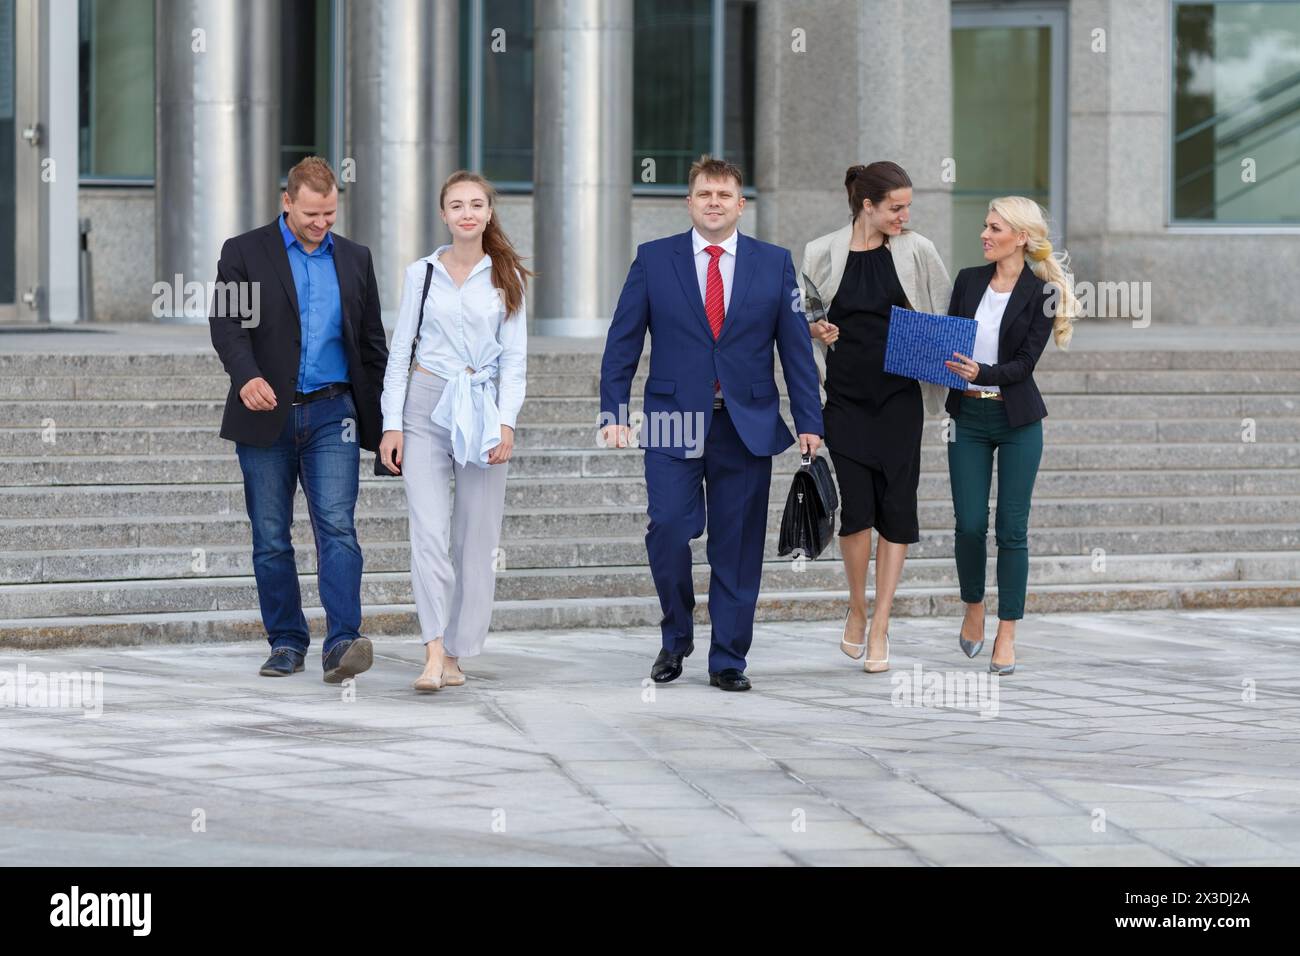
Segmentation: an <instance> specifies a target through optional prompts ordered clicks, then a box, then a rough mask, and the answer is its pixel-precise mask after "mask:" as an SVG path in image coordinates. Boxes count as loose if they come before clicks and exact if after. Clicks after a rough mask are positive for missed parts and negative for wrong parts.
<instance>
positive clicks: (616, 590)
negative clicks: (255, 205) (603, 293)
mask: <svg viewBox="0 0 1300 956" xmlns="http://www.w3.org/2000/svg"><path fill="white" fill-rule="evenodd" d="M599 360H600V359H599V354H598V353H596V352H593V351H591V350H590V348H587V349H585V350H576V349H568V350H566V349H564V348H563V346H560V347H556V348H550V349H545V350H540V351H537V352H535V353H533V354H531V355H530V357H529V386H528V388H529V392H528V394H529V398H528V401H527V402H526V403H525V405H524V410H523V414H522V416H521V418H520V429H519V436H518V443H517V451H516V454H515V459H514V461H513V463H512V464H511V472H510V481H509V490H508V501H507V512H506V519H505V529H504V533H503V539H502V548H503V567H502V569H501V570H500V572H499V574H498V579H497V605H496V610H495V614H494V618H493V626H494V627H496V628H551V627H582V626H596V627H609V626H625V625H653V624H655V623H657V622H658V620H659V616H660V613H659V607H658V601H657V599H656V598H655V596H654V587H653V583H652V582H651V580H650V576H649V573H648V570H647V568H646V566H645V547H644V542H643V534H644V530H645V514H644V507H645V491H644V487H643V484H642V479H641V473H642V471H641V453H640V452H637V451H613V450H603V449H599V448H597V447H596V446H595V439H594V424H593V423H594V421H595V418H596V414H597V411H598V402H597V400H596V399H595V397H594V396H595V395H596V391H597V380H598V370H599ZM1039 368H1040V371H1039V373H1038V381H1039V383H1040V386H1041V387H1042V389H1043V391H1044V393H1045V395H1046V399H1047V404H1048V408H1049V410H1050V412H1051V415H1050V417H1049V418H1048V419H1047V421H1046V422H1045V423H1044V434H1045V441H1046V450H1045V453H1044V458H1043V464H1042V470H1041V471H1040V473H1039V478H1038V484H1037V490H1036V495H1035V499H1034V507H1033V512H1032V516H1031V521H1030V523H1031V536H1032V539H1031V549H1032V550H1031V555H1032V557H1031V563H1030V593H1029V599H1028V608H1027V609H1028V611H1029V612H1030V613H1035V612H1044V611H1055V610H1110V609H1115V610H1131V609H1144V608H1218V607H1242V606H1259V605H1296V604H1300V587H1298V586H1297V583H1296V582H1297V581H1298V580H1300V504H1298V502H1300V351H1294V350H1279V351H1269V352H1265V351H1252V352H1237V353H1231V352H1213V351H1186V350H1176V349H1170V350H1161V351H1135V350H1129V351H1100V350H1098V351H1086V350H1081V351H1077V352H1071V353H1059V352H1056V351H1055V350H1053V349H1049V352H1048V354H1047V355H1046V356H1045V357H1044V360H1043V362H1042V363H1041V364H1040V367H1039ZM644 373H645V364H644V363H643V365H642V370H641V376H639V377H638V380H637V383H636V385H635V387H634V394H635V395H636V396H638V401H639V395H640V393H641V389H642V383H643V381H644ZM778 381H779V376H778ZM226 385H227V381H226V378H225V376H224V375H223V373H222V370H221V367H220V365H219V363H218V361H217V359H216V357H215V356H214V355H211V354H207V353H205V352H198V351H195V350H192V349H191V350H188V351H185V350H178V351H176V352H173V353H162V354H148V355H146V354H120V353H112V352H105V353H87V354H39V353H27V354H0V647H49V646H58V645H74V644H75V645H88V644H121V643H134V642H141V641H194V640H234V639H244V638H255V637H260V636H262V629H261V623H260V620H259V616H258V612H257V593H256V587H255V585H254V581H253V577H252V559H251V544H250V539H249V532H248V522H247V519H246V517H245V512H244V502H243V490H242V486H241V484H240V473H239V466H238V463H237V462H236V460H235V456H234V453H233V446H231V445H230V444H229V443H227V442H224V441H222V440H221V439H220V438H218V437H217V434H216V432H217V425H218V423H219V421H220V416H221V408H222V401H223V398H224V395H225V390H226ZM781 385H782V388H783V389H784V383H781ZM783 401H784V399H783ZM1246 419H1250V420H1253V429H1254V432H1253V438H1254V440H1253V441H1249V440H1245V438H1249V437H1251V435H1250V434H1249V431H1248V429H1249V428H1250V427H1251V425H1250V423H1249V422H1246V421H1244V420H1246ZM926 429H927V430H926V440H925V448H924V452H923V475H922V479H921V489H920V495H921V507H920V517H921V527H922V540H921V542H920V543H919V544H918V545H916V546H914V547H913V549H912V551H911V553H910V556H909V559H908V563H907V566H906V569H905V571H904V577H903V585H904V586H903V587H902V588H901V589H900V591H899V594H898V597H897V598H896V602H895V613H896V614H897V615H900V616H907V615H956V614H957V613H958V610H959V600H958V594H957V588H956V572H955V568H954V565H953V559H952V520H953V519H952V504H951V499H950V497H949V490H948V475H947V465H946V457H945V455H946V452H945V448H944V443H943V433H942V425H941V423H940V422H938V421H930V422H927V426H926ZM797 464H798V458H797V455H796V454H794V453H787V454H785V455H783V456H781V457H780V458H778V459H777V460H776V462H775V468H774V473H773V492H772V501H771V510H770V514H769V525H768V534H769V547H768V555H769V561H768V564H767V568H766V571H765V573H764V579H763V584H764V591H763V595H762V598H761V603H760V608H759V616H760V618H761V619H764V620H783V619H817V618H828V619H832V618H838V617H840V616H842V615H843V609H844V600H845V592H844V582H843V574H842V569H841V566H840V563H839V561H838V555H837V553H835V552H833V551H832V552H828V553H827V554H826V555H823V557H822V558H821V559H819V560H816V561H808V562H803V563H798V562H791V561H790V560H788V559H781V558H777V557H776V529H777V527H778V526H779V519H780V509H781V507H782V505H783V503H784V498H785V494H786V491H787V489H788V487H789V476H790V474H791V473H792V472H793V470H794V468H795V467H797ZM370 471H371V466H370V455H369V453H363V461H362V476H363V477H362V486H361V497H360V503H359V505H358V509H357V517H358V526H359V533H360V537H361V542H362V546H363V549H364V551H365V560H366V574H365V578H364V582H363V586H362V590H363V593H362V600H363V604H364V607H365V617H366V619H365V622H364V624H363V630H365V631H366V632H368V633H377V634H380V633H388V634H414V633H416V623H415V616H414V606H413V604H412V597H411V587H410V577H409V570H408V569H409V564H408V559H409V554H408V545H407V538H406V502H405V497H404V494H403V491H402V484H401V482H400V481H399V480H384V479H374V478H369V477H367V476H368V475H369V474H370ZM298 511H299V520H297V521H295V526H294V537H295V541H296V542H298V543H299V544H300V545H301V547H300V550H299V552H298V559H299V567H300V569H301V572H302V574H303V575H304V577H303V579H302V591H303V598H304V601H305V602H307V603H308V604H309V605H310V606H311V607H312V608H313V609H314V610H311V611H309V612H308V618H309V620H311V622H312V627H313V629H317V628H320V627H321V626H322V625H323V615H322V613H321V611H320V610H319V608H318V600H317V596H316V581H315V577H314V572H315V552H314V549H313V548H312V546H311V533H310V526H309V523H308V521H307V517H306V510H305V503H304V502H303V500H302V495H301V492H300V493H299V500H298ZM696 544H697V562H700V564H699V566H698V568H697V587H698V591H699V594H700V595H701V597H700V607H699V608H698V612H699V617H700V619H701V620H706V619H707V616H706V614H707V612H706V609H705V608H706V601H705V598H704V595H705V593H706V592H707V573H708V572H707V567H706V566H704V565H703V564H702V562H703V560H704V542H703V540H701V541H699V542H696ZM992 553H993V547H992V534H991V533H990V554H991V556H992ZM995 580H996V578H995V576H994V573H993V567H992V561H990V569H989V581H990V584H991V585H992V583H993V582H994V581H995ZM991 606H992V605H991Z"/></svg>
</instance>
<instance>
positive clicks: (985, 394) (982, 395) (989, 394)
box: [979, 389, 998, 398]
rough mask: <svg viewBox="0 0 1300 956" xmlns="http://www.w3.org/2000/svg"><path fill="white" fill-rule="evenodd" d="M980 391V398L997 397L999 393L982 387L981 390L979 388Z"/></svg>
mask: <svg viewBox="0 0 1300 956" xmlns="http://www.w3.org/2000/svg"><path fill="white" fill-rule="evenodd" d="M979 393H980V398H997V397H998V393H997V392H986V391H984V390H983V389H980V390H979Z"/></svg>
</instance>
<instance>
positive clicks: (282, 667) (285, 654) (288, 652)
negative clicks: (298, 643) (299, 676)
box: [258, 647, 302, 677]
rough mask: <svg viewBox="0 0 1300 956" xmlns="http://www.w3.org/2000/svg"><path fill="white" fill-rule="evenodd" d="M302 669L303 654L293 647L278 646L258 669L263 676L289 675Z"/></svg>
mask: <svg viewBox="0 0 1300 956" xmlns="http://www.w3.org/2000/svg"><path fill="white" fill-rule="evenodd" d="M300 670H302V655H301V654H299V653H298V652H297V651H295V650H294V649H293V648H292V647H277V648H276V649H275V650H273V651H272V652H271V656H270V657H268V658H267V659H266V663H265V664H263V665H262V669H261V670H260V671H258V673H259V674H261V675H262V676H263V677H288V676H289V675H290V674H296V673H298V672H299V671H300Z"/></svg>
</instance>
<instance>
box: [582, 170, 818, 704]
mask: <svg viewBox="0 0 1300 956" xmlns="http://www.w3.org/2000/svg"><path fill="white" fill-rule="evenodd" d="M741 182H742V180H741V172H740V168H739V167H737V166H735V165H734V164H732V163H729V162H725V161H723V160H720V159H712V158H710V157H708V156H704V157H701V158H700V159H699V160H698V161H697V162H696V163H695V164H694V165H693V166H692V167H691V172H690V189H689V194H688V195H687V197H686V205H687V208H688V209H689V210H690V214H691V221H692V222H693V223H694V227H693V228H692V229H691V230H690V231H688V232H683V233H681V234H680V235H676V236H668V237H667V238H664V239H656V240H654V241H653V242H647V243H644V244H643V245H641V246H640V247H639V248H638V249H637V254H636V259H635V260H634V261H633V263H632V268H631V269H629V270H628V274H627V281H626V282H625V283H624V285H623V292H622V294H621V295H620V296H619V299H618V306H617V308H616V309H615V310H614V318H613V320H612V321H611V323H610V327H609V335H608V337H607V338H606V340H605V355H604V359H603V360H602V362H601V369H600V409H601V424H602V426H603V427H602V430H601V438H602V443H603V444H604V445H605V446H606V447H620V448H621V447H626V446H627V445H628V444H629V442H630V441H631V439H632V437H633V436H632V434H631V432H630V429H629V416H628V413H627V405H628V399H629V396H630V394H631V389H632V376H633V375H634V374H635V373H636V368H637V363H638V362H639V361H640V359H641V351H642V348H643V347H644V345H645V334H646V330H647V329H648V330H649V332H650V339H651V352H650V377H649V379H648V380H647V382H646V390H645V405H644V421H643V423H642V427H641V428H640V429H639V431H638V434H637V435H636V438H637V440H638V443H639V444H640V445H641V446H642V447H644V448H645V482H646V494H647V496H648V499H649V504H648V508H647V511H648V514H649V518H650V523H649V526H648V527H647V529H646V537H645V541H646V551H647V552H648V553H649V557H650V572H651V574H652V575H653V576H654V581H655V589H656V590H657V591H658V592H659V604H660V607H661V608H662V610H663V619H662V620H661V621H660V629H661V631H662V633H663V649H662V650H661V651H660V652H659V656H658V658H656V660H655V663H654V667H653V668H652V669H651V671H650V676H651V677H652V678H653V679H654V680H655V681H656V682H658V683H666V682H668V681H671V680H674V679H676V678H677V677H678V676H680V675H681V672H682V660H683V658H685V657H687V656H689V655H690V653H691V651H692V650H694V648H695V645H694V627H693V621H692V612H693V610H694V608H695V588H694V584H693V581H692V577H691V540H692V539H693V538H698V537H699V536H700V535H701V534H703V533H704V530H705V525H706V520H707V526H708V532H709V540H708V547H707V553H708V558H709V568H710V571H711V575H710V579H709V619H710V621H711V622H712V631H713V633H712V643H711V645H710V648H709V683H710V684H711V685H712V686H714V687H720V688H721V689H723V690H749V687H750V684H749V679H748V678H747V677H746V676H745V655H746V654H747V653H748V652H749V645H750V642H751V641H752V639H753V636H754V609H755V607H756V605H757V604H758V588H759V581H760V578H761V577H762V573H763V547H764V544H765V543H766V540H767V502H768V490H769V488H770V487H771V482H772V456H773V455H777V454H780V453H781V452H782V451H784V450H785V449H787V448H789V447H790V445H791V444H793V442H794V437H793V436H792V435H791V434H790V430H789V428H787V427H786V424H785V422H784V421H782V419H781V397H780V393H779V392H778V390H777V387H776V377H775V372H774V366H773V354H772V347H773V345H775V346H776V350H777V351H778V352H779V353H780V356H781V367H782V369H783V370H784V373H785V382H786V390H787V391H788V392H789V395H790V411H791V414H792V415H793V417H794V422H795V427H796V428H797V430H798V432H799V448H800V450H801V451H802V452H803V453H804V454H809V455H815V454H816V453H817V449H818V447H820V445H821V434H822V416H821V403H820V396H819V393H818V388H817V367H816V365H815V364H814V363H813V351H812V339H811V337H810V336H809V334H808V325H807V322H806V320H805V318H804V315H803V312H802V310H801V308H800V303H801V299H800V297H799V291H798V286H797V285H796V283H795V273H794V263H793V261H792V260H791V259H790V253H789V251H788V250H785V249H782V248H781V247H779V246H774V245H771V244H769V243H766V242H759V241H758V240H757V239H752V238H750V237H749V236H745V235H741V234H740V233H739V232H738V231H737V230H736V223H737V222H738V221H739V219H740V214H741V211H742V210H743V209H744V208H745V199H744V197H743V196H742V195H741V191H740V190H741Z"/></svg>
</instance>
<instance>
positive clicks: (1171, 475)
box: [0, 459, 1300, 523]
mask: <svg viewBox="0 0 1300 956" xmlns="http://www.w3.org/2000/svg"><path fill="white" fill-rule="evenodd" d="M223 462H224V463H223ZM223 462H217V463H215V465H213V466H209V467H207V468H205V469H203V470H202V474H195V475H192V476H191V477H193V478H194V479H201V480H196V481H194V482H193V483H191V484H182V483H162V484H158V483H156V482H157V481H158V479H160V478H164V477H170V476H169V475H168V474H166V472H167V471H168V466H167V465H166V464H165V463H160V468H159V469H155V470H154V471H153V472H150V471H149V470H148V469H147V468H145V467H144V465H147V464H149V463H148V462H146V463H144V465H142V466H141V468H142V469H143V470H142V472H141V474H140V475H139V477H141V478H142V479H149V480H150V483H147V484H146V483H141V484H92V483H87V484H78V485H66V486H54V487H49V486H46V485H43V484H37V483H33V484H30V485H25V486H10V487H0V514H4V515H7V516H9V517H12V518H41V517H60V516H63V517H68V516H81V517H89V516H92V515H129V514H152V515H154V516H157V517H166V516H176V515H185V514H191V515H193V514H205V513H206V514H217V515H220V514H227V513H232V512H233V513H236V514H242V513H244V511H245V502H244V492H243V485H242V484H241V483H240V474H239V466H238V463H237V462H229V461H224V460H223ZM94 467H95V466H94V465H93V464H91V463H89V462H87V463H85V468H86V470H87V471H93V469H94ZM172 467H173V468H179V467H180V466H179V465H174V466H172ZM34 470H35V469H33V471H34ZM793 472H794V460H793V459H792V460H791V462H790V467H789V470H788V471H787V470H785V469H778V470H777V471H775V472H774V474H773V476H772V482H771V494H770V497H771V499H772V501H773V502H774V503H775V504H783V503H784V501H785V497H786V495H787V494H788V491H789V487H790V484H789V481H790V476H791V475H792V474H793ZM103 477H107V475H103ZM213 478H225V479H227V480H225V481H220V482H215V481H213V480H212V479H213ZM1298 483H1300V468H1293V469H1287V470H1281V471H1269V472H1253V471H1251V470H1249V469H1242V470H1240V471H1236V472H1204V473H1199V474H1197V473H1193V474H1192V475H1191V476H1189V477H1187V478H1186V479H1184V478H1183V477H1182V476H1181V475H1180V474H1179V473H1175V472H1163V473H1161V472H1156V473H1147V472H1106V473H1102V477H1098V473H1095V472H1074V473H1071V472H1067V471H1052V470H1045V471H1043V472H1041V473H1040V475H1039V476H1038V480H1037V482H1036V483H1035V498H1034V502H1035V509H1036V513H1037V509H1038V508H1040V507H1047V506H1048V505H1047V504H1046V503H1047V502H1052V501H1054V500H1056V499H1058V498H1059V499H1078V498H1081V497H1082V498H1087V499H1089V501H1090V502H1092V506H1093V507H1096V508H1098V509H1103V510H1101V511H1098V512H1096V515H1095V516H1097V517H1099V518H1101V517H1102V516H1103V515H1105V514H1115V515H1118V514H1120V513H1121V512H1118V511H1115V510H1114V509H1115V508H1117V507H1120V506H1121V505H1122V506H1126V507H1129V508H1131V509H1134V510H1132V511H1131V512H1129V514H1130V515H1132V516H1135V519H1136V520H1139V521H1142V522H1149V521H1154V520H1158V521H1163V522H1165V523H1168V522H1169V521H1170V515H1172V514H1177V515H1179V516H1180V519H1181V520H1179V521H1177V522H1175V523H1185V520H1186V516H1195V514H1196V513H1197V512H1198V509H1199V508H1200V504H1199V503H1200V502H1205V506H1206V507H1207V508H1209V509H1210V512H1209V513H1216V512H1215V511H1214V509H1216V508H1217V509H1219V510H1220V511H1221V512H1222V513H1223V514H1224V515H1227V516H1229V517H1230V518H1232V519H1233V520H1265V521H1267V520H1278V518H1279V516H1282V515H1285V514H1288V513H1291V512H1293V511H1294V510H1295V509H1294V507H1291V508H1288V505H1293V504H1294V502H1295V499H1294V498H1291V497H1290V495H1291V494H1292V493H1293V492H1294V490H1295V488H1296V485H1297V484H1298ZM450 487H451V488H453V489H454V482H453V483H451V486H450ZM993 491H994V493H996V481H995V482H994V484H993ZM918 497H919V499H920V500H921V501H923V502H924V501H933V502H936V503H940V504H942V506H943V507H944V508H945V509H948V508H950V507H951V490H950V481H949V478H948V475H947V474H946V473H945V472H940V471H936V470H929V471H925V472H923V473H922V475H921V479H920V483H919V485H918ZM991 497H995V494H994V495H993V496H991ZM1166 498H1168V499H1174V500H1172V501H1162V500H1157V499H1166ZM297 503H298V507H299V510H303V509H305V498H304V497H303V495H302V492H301V489H299V491H298V493H297ZM645 503H646V491H645V482H644V479H643V477H642V476H640V475H639V474H632V475H623V476H602V477H594V476H593V477H582V478H571V477H568V478H558V479H556V478H527V477H524V476H519V477H512V478H510V479H508V480H507V482H506V508H507V510H514V509H521V508H524V509H536V508H557V507H558V508H564V507H568V508H586V507H592V506H613V507H636V508H638V509H644V506H645ZM1064 504H1068V502H1063V505H1064ZM405 507H406V491H405V484H404V482H403V481H402V480H399V479H397V478H393V479H381V478H367V479H364V480H362V481H361V482H360V485H359V491H358V500H357V512H358V514H367V513H370V512H372V511H375V510H393V509H398V510H404V509H405ZM1058 507H1059V506H1058ZM1105 509H1110V510H1108V511H1107V510H1105ZM1160 509H1163V510H1160ZM1171 509H1172V510H1171ZM1223 509H1229V510H1223ZM1247 515H1255V516H1256V517H1255V518H1253V519H1252V518H1249V517H1246V516H1247ZM1207 520H1214V519H1207ZM1102 523H1111V522H1107V521H1105V520H1102Z"/></svg>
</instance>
